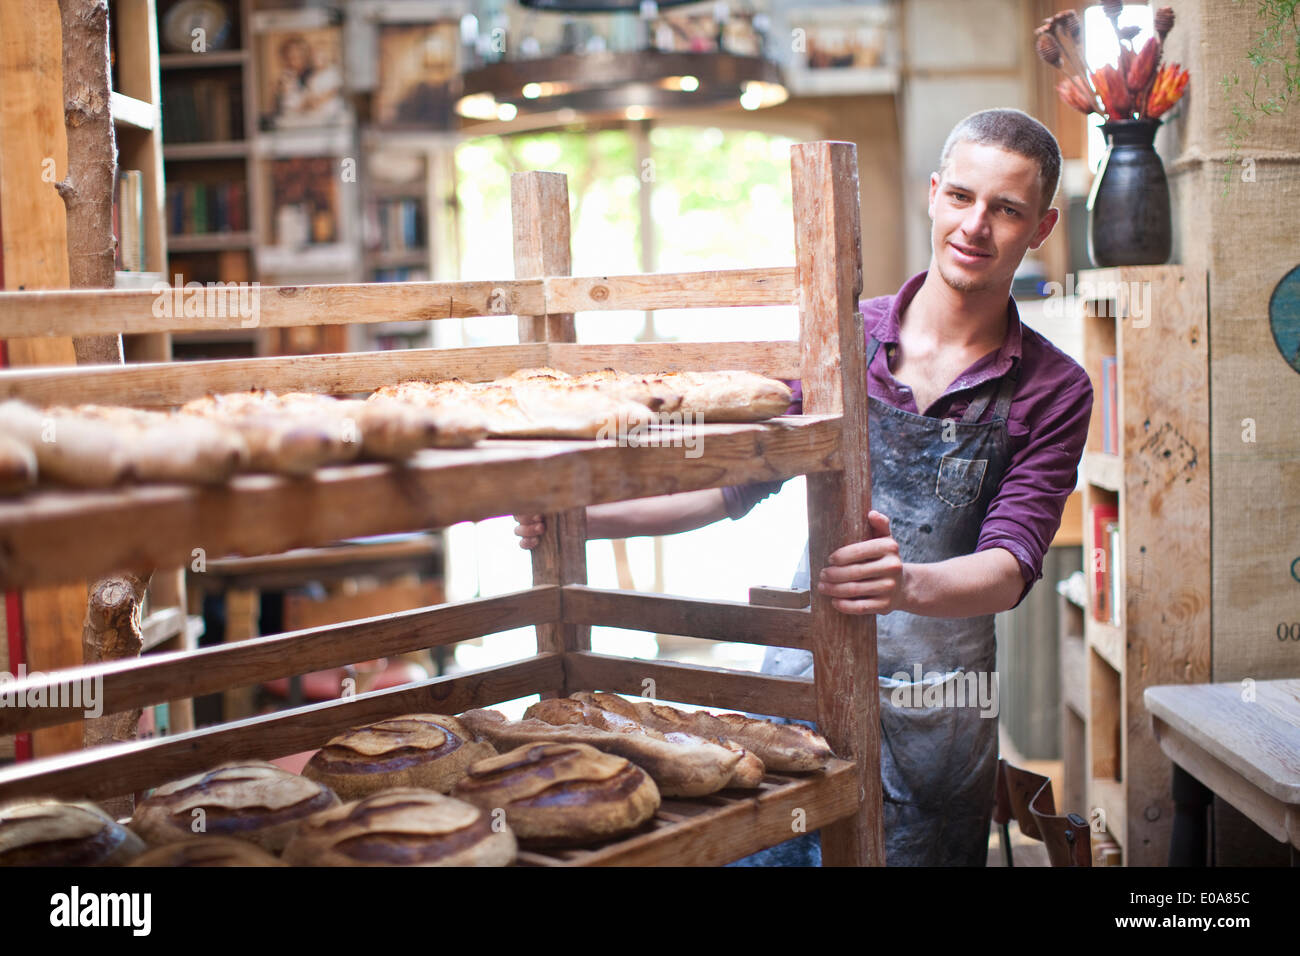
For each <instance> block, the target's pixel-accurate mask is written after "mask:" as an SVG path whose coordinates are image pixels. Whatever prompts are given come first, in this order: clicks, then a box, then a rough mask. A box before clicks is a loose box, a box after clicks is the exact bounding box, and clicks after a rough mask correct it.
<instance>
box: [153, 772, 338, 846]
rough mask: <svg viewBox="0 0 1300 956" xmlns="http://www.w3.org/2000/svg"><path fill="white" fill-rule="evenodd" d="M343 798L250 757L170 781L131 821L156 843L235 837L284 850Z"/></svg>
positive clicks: (320, 786)
mask: <svg viewBox="0 0 1300 956" xmlns="http://www.w3.org/2000/svg"><path fill="white" fill-rule="evenodd" d="M338 803H339V798H338V797H337V796H336V795H335V793H334V791H332V790H330V789H329V788H328V787H325V786H322V785H321V784H319V783H317V782H316V781H314V780H308V779H306V778H305V777H300V776H298V775H297V774H295V773H289V772H288V771H287V770H281V769H280V768H279V767H277V766H275V765H274V764H270V763H266V762H264V761H260V760H247V761H242V762H238V763H227V764H222V765H221V766H219V767H215V768H213V769H212V770H208V771H205V772H204V773H196V774H194V775H193V776H191V777H185V778H183V779H181V780H175V781H172V782H171V783H168V784H164V785H163V786H161V787H159V788H158V789H157V790H155V791H154V792H153V793H152V794H151V795H150V796H149V798H148V799H147V800H145V801H144V802H143V803H141V804H140V805H139V806H138V807H136V809H135V816H133V817H132V818H131V824H130V826H131V829H132V830H134V831H135V832H136V833H138V834H139V835H140V836H141V837H143V838H144V840H145V842H146V843H148V844H149V845H150V846H165V845H166V844H168V843H175V842H177V841H178V840H192V839H195V838H196V837H202V836H229V837H236V838H238V839H240V840H247V841H249V842H250V843H256V844H257V845H258V846H260V847H262V848H263V849H264V850H268V851H270V852H271V853H279V852H280V851H281V850H283V849H284V845H285V844H286V843H288V842H289V838H290V837H291V836H293V833H294V831H295V830H296V829H297V828H298V824H299V823H301V822H302V821H303V820H305V819H306V818H307V817H309V816H311V815H312V814H313V813H317V812H319V811H321V810H325V809H327V808H329V807H333V806H337V805H338Z"/></svg>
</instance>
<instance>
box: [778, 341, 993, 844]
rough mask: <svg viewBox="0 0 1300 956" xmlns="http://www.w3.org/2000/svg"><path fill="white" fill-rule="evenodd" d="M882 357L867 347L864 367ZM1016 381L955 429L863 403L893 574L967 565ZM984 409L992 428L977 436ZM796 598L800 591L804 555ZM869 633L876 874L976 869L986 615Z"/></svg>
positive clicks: (988, 649)
mask: <svg viewBox="0 0 1300 956" xmlns="http://www.w3.org/2000/svg"><path fill="white" fill-rule="evenodd" d="M879 346H880V343H879V342H878V341H877V340H876V339H875V338H874V337H873V338H872V339H871V340H870V342H869V344H868V350H867V365H868V367H869V366H870V364H871V360H872V358H873V357H874V356H875V353H876V350H877V349H878V348H879ZM1014 374H1015V370H1013V372H1012V373H1011V374H1008V375H1006V376H1004V377H1003V378H1002V379H994V380H992V381H990V382H988V383H987V384H986V385H985V387H984V388H983V389H981V390H980V391H979V392H978V393H977V394H976V396H975V397H974V398H973V399H972V400H971V403H970V405H969V406H968V408H967V409H966V412H965V413H964V414H963V415H962V417H961V419H960V420H953V419H939V418H929V417H926V416H924V415H917V414H914V413H912V412H906V411H902V410H901V409H897V408H894V407H893V406H891V405H888V404H887V403H885V402H882V401H880V400H879V399H876V398H870V399H869V410H868V420H869V428H870V437H871V489H872V507H873V508H874V509H875V510H876V511H879V512H881V513H882V514H885V515H887V516H888V517H889V520H890V530H891V533H892V534H893V536H894V539H895V540H896V541H897V542H898V547H899V552H900V555H901V557H902V559H903V561H904V562H907V563H931V562H935V561H943V560H945V559H947V558H952V557H957V556H960V555H966V554H971V553H972V552H974V550H975V545H976V543H977V542H978V540H979V534H980V527H981V525H982V524H983V522H984V517H985V514H986V513H987V511H988V507H989V503H990V501H991V500H992V498H993V495H994V494H995V493H996V491H997V488H998V484H999V482H1001V480H1002V476H1003V474H1004V473H1005V472H1006V469H1007V466H1008V464H1009V463H1010V459H1011V454H1010V451H1009V447H1008V441H1007V411H1008V409H1009V408H1010V406H1011V396H1012V393H1013V391H1014V389H1015V378H1014V377H1013V376H1014ZM990 401H993V402H994V409H993V416H992V419H991V420H990V421H988V422H985V423H979V422H978V419H979V417H980V415H981V414H983V412H984V409H985V408H986V407H987V406H988V403H989V402H990ZM794 586H795V587H801V588H806V587H808V586H809V562H808V552H807V548H806V547H805V550H804V556H803V561H802V563H801V565H800V568H799V571H798V573H797V574H796V575H795V579H794ZM876 633H877V646H878V654H879V673H880V683H879V693H880V729H881V743H880V764H881V780H882V783H883V785H884V824H885V862H886V863H887V865H890V866H984V865H985V863H986V857H987V851H988V839H989V823H990V817H991V815H992V808H993V783H994V774H995V771H996V769H997V757H998V735H997V725H998V721H997V704H996V701H997V698H996V691H997V686H996V675H995V673H994V667H995V657H996V647H995V638H994V630H993V615H991V614H987V615H980V616H978V617H964V618H935V617H920V616H918V615H915V614H908V613H905V612H903V611H894V612H892V613H890V614H885V615H881V616H879V617H877V619H876ZM763 671H764V672H765V673H769V674H781V675H796V676H807V675H810V674H811V673H812V653H811V652H809V651H801V650H794V649H789V648H770V649H769V650H768V653H767V656H766V658H765V660H764V662H763ZM972 672H973V673H974V676H973V677H972V676H969V675H971V673H972ZM918 678H919V680H918ZM959 685H960V686H959ZM927 704H928V706H927ZM953 704H957V705H959V706H953Z"/></svg>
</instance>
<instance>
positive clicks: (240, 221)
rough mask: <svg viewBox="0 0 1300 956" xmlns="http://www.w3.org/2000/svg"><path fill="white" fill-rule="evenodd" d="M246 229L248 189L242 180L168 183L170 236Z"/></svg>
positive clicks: (168, 229)
mask: <svg viewBox="0 0 1300 956" xmlns="http://www.w3.org/2000/svg"><path fill="white" fill-rule="evenodd" d="M247 229H248V189H247V186H246V185H245V184H244V183H243V181H242V180H233V181H231V182H225V183H205V182H198V181H190V182H183V181H182V182H173V183H168V184H167V231H168V233H169V234H170V235H173V236H181V235H202V234H206V233H213V232H244V231H245V230H247Z"/></svg>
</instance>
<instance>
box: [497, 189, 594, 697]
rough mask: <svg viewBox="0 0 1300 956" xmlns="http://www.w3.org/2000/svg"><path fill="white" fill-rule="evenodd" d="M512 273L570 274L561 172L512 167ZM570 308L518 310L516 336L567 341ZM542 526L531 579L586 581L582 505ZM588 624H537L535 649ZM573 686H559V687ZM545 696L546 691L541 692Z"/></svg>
mask: <svg viewBox="0 0 1300 956" xmlns="http://www.w3.org/2000/svg"><path fill="white" fill-rule="evenodd" d="M510 215H511V219H512V222H513V224H514V251H515V278H516V279H533V278H540V277H544V276H567V275H572V274H573V260H572V257H571V254H570V250H569V186H568V180H567V179H566V178H565V176H564V174H563V173H543V172H529V173H515V174H514V175H512V176H511V177H510ZM576 339H577V333H576V331H575V328H574V323H573V314H572V313H565V314H556V315H551V314H549V313H548V314H546V315H521V316H519V341H520V342H573V341H576ZM546 527H547V532H546V534H544V535H543V536H542V540H541V542H540V543H539V544H538V546H537V547H536V548H535V549H533V584H535V585H536V584H560V585H564V584H586V583H587V510H586V509H585V508H575V509H573V510H572V511H565V512H561V513H559V514H552V515H547V516H546ZM590 647H591V627H590V626H589V625H580V624H566V623H564V622H563V621H557V622H555V623H551V624H538V625H537V649H538V651H554V652H556V653H560V654H563V653H565V652H567V651H577V650H588V649H590ZM575 689H577V688H571V687H569V686H568V678H567V676H566V678H565V686H564V687H563V688H561V693H563V694H568V693H571V692H572V691H573V690H575ZM543 696H546V695H543Z"/></svg>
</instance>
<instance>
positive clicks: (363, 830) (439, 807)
mask: <svg viewBox="0 0 1300 956" xmlns="http://www.w3.org/2000/svg"><path fill="white" fill-rule="evenodd" d="M517 851H518V847H517V844H516V843H515V835H514V834H513V833H512V832H511V831H510V827H509V826H507V825H506V823H505V821H504V820H502V819H500V817H499V815H498V817H497V818H494V817H493V815H492V814H491V813H490V812H489V811H486V810H482V809H480V808H478V807H476V806H474V805H472V804H469V803H466V802H464V801H463V800H455V799H453V798H451V797H448V796H445V795H443V794H441V793H434V792H433V791H431V790H417V789H413V788H398V789H394V790H381V791H380V792H379V793H373V794H371V795H370V796H368V797H365V798H364V799H362V800H357V801H354V802H352V803H345V804H343V805H342V806H340V807H334V808H333V809H331V810H326V811H324V812H322V813H318V814H316V815H315V816H313V817H312V818H311V819H310V820H306V821H304V822H303V824H302V826H301V827H300V828H299V830H298V833H297V835H296V836H294V838H293V839H292V840H291V841H290V842H289V845H288V846H287V847H285V850H284V860H285V862H286V863H291V864H293V865H294V866H508V865H510V864H511V863H513V862H514V859H515V854H516V852H517Z"/></svg>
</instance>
